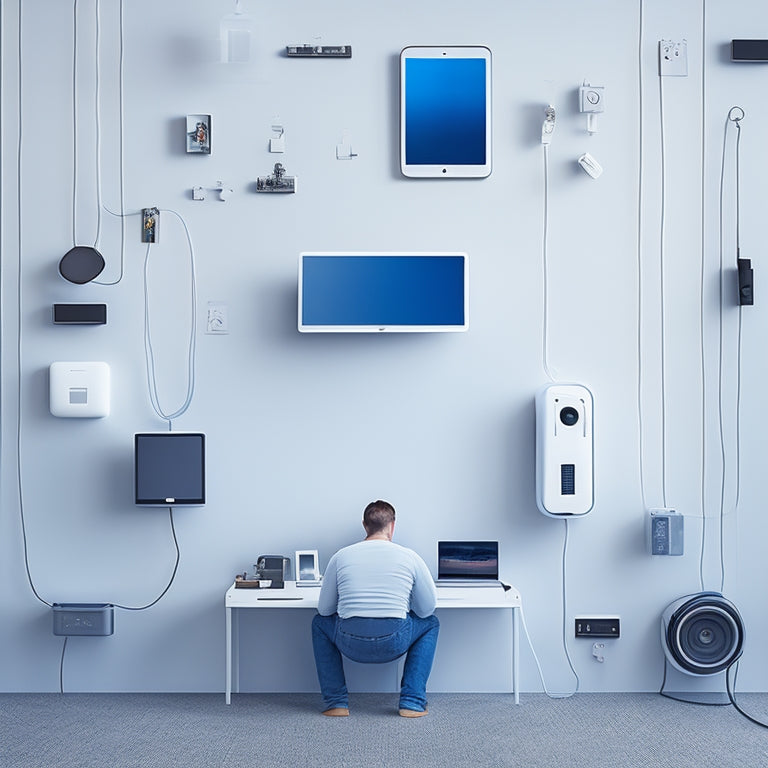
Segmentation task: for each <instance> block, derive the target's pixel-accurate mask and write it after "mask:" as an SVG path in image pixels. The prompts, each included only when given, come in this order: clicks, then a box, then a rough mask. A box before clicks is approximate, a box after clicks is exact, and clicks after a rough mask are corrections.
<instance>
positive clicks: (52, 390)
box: [48, 362, 110, 419]
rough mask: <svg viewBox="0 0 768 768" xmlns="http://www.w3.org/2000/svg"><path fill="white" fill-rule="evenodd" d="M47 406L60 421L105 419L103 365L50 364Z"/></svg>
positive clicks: (106, 371)
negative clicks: (62, 419) (66, 419)
mask: <svg viewBox="0 0 768 768" xmlns="http://www.w3.org/2000/svg"><path fill="white" fill-rule="evenodd" d="M48 386H49V406H50V409H51V413H52V414H53V415H54V416H59V417H61V418H70V419H71V418H86V419H100V418H103V417H104V416H109V391H110V375H109V365H107V363H79V362H78V363H69V362H57V363H51V365H50V368H49V384H48Z"/></svg>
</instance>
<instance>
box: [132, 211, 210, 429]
mask: <svg viewBox="0 0 768 768" xmlns="http://www.w3.org/2000/svg"><path fill="white" fill-rule="evenodd" d="M160 210H161V211H164V212H166V213H170V214H172V215H174V216H176V218H177V219H178V220H179V221H180V222H181V224H182V226H183V228H184V233H185V235H186V238H187V246H188V248H189V263H190V285H191V291H190V293H191V310H190V311H191V319H190V333H189V343H188V348H187V394H186V397H185V399H184V402H183V403H182V405H181V406H180V407H179V408H177V409H176V410H175V411H173V412H172V413H166V412H165V411H164V410H163V408H162V406H161V405H160V399H159V395H158V391H157V376H156V371H155V353H154V349H153V347H152V333H151V322H150V310H149V275H148V273H149V254H150V250H151V247H152V246H151V243H148V244H147V251H146V255H145V257H144V353H145V358H146V362H147V384H148V386H149V397H150V402H151V403H152V408H153V410H154V411H155V413H156V414H157V415H158V416H159V417H160V418H161V419H164V420H166V421H167V422H168V423H169V427H170V423H171V421H172V420H173V419H176V418H178V417H179V416H181V415H182V414H183V413H185V412H186V411H187V409H188V408H189V406H190V404H191V403H192V398H193V396H194V393H195V356H196V352H195V350H196V344H195V330H196V326H197V287H196V277H195V251H194V247H193V245H192V237H191V235H190V233H189V228H188V227H187V223H186V222H185V221H184V219H183V218H182V217H181V216H180V215H179V214H178V213H177V212H176V211H172V210H168V209H160Z"/></svg>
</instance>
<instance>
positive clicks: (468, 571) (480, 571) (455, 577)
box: [435, 541, 501, 587]
mask: <svg viewBox="0 0 768 768" xmlns="http://www.w3.org/2000/svg"><path fill="white" fill-rule="evenodd" d="M435 584H436V585H437V586H438V587H494V586H501V582H500V581H499V542H498V541H438V542H437V579H436V580H435Z"/></svg>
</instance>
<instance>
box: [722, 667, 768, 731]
mask: <svg viewBox="0 0 768 768" xmlns="http://www.w3.org/2000/svg"><path fill="white" fill-rule="evenodd" d="M732 668H735V672H734V675H733V687H731V680H730V677H731V669H732ZM738 675H739V659H738V658H737V659H734V661H733V663H732V664H730V665H729V667H728V669H726V670H725V690H726V692H727V693H728V700H729V701H730V702H731V704H732V705H733V708H734V709H735V710H736V711H737V712H738V713H739V714H740V715H742V716H743V717H746V718H747V720H749V721H750V722H751V723H754V724H755V725H759V726H760V727H761V728H768V723H766V722H763V721H762V720H758V719H757V718H756V717H753V716H752V715H750V714H747V713H746V712H745V711H744V710H743V709H742V708H741V706H739V704H738V703H737V702H736V679H737V678H738Z"/></svg>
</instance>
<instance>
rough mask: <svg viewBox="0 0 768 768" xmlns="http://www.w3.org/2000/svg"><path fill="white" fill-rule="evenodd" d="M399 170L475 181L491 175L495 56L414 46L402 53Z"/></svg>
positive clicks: (482, 50)
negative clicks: (473, 179)
mask: <svg viewBox="0 0 768 768" xmlns="http://www.w3.org/2000/svg"><path fill="white" fill-rule="evenodd" d="M400 170H401V171H402V173H403V175H405V176H415V177H432V178H471V177H484V176H488V175H489V174H490V172H491V52H490V50H489V49H488V48H486V47H484V46H479V45H477V46H447V47H437V46H410V47H408V48H404V49H403V50H402V51H401V53H400Z"/></svg>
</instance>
